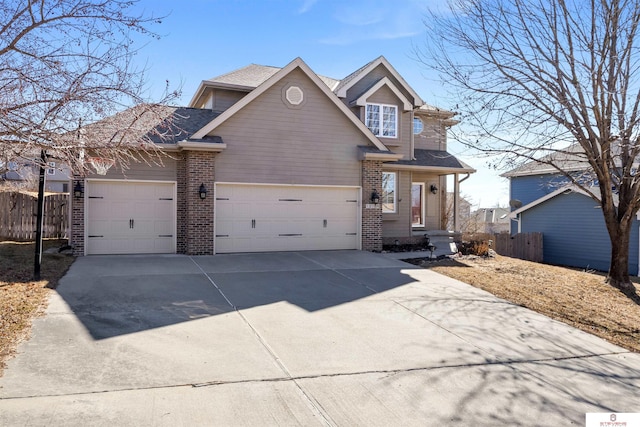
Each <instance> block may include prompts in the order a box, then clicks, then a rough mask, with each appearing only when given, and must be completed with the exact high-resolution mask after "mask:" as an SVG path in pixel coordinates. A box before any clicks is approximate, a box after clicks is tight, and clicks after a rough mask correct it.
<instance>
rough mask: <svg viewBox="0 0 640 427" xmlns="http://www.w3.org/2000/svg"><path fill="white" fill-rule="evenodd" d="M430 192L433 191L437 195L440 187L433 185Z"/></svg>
mask: <svg viewBox="0 0 640 427" xmlns="http://www.w3.org/2000/svg"><path fill="white" fill-rule="evenodd" d="M429 191H431V192H432V193H433V194H436V193H437V192H438V187H436V185H435V184H431V187H430V188H429Z"/></svg>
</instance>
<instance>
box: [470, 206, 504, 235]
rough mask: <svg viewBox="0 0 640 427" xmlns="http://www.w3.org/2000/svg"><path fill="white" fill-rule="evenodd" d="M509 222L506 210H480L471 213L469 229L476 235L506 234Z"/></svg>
mask: <svg viewBox="0 0 640 427" xmlns="http://www.w3.org/2000/svg"><path fill="white" fill-rule="evenodd" d="M510 222H511V220H510V218H509V209H508V208H480V209H477V210H475V211H473V212H472V213H471V218H470V228H474V229H475V232H476V233H489V234H498V233H505V232H506V233H508V232H509V223H510Z"/></svg>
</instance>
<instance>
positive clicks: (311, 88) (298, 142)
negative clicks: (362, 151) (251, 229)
mask: <svg viewBox="0 0 640 427" xmlns="http://www.w3.org/2000/svg"><path fill="white" fill-rule="evenodd" d="M291 84H295V85H297V86H299V87H300V88H301V89H302V90H303V92H304V103H303V105H302V106H300V107H299V108H292V107H291V106H290V105H287V104H285V102H284V101H283V95H282V90H283V88H285V87H288V86H289V85H291ZM212 135H218V136H221V137H222V139H223V141H224V142H225V143H226V144H227V148H226V149H225V150H224V151H223V152H222V153H220V154H219V155H218V156H217V157H216V170H215V176H216V181H220V182H247V183H273V184H310V185H358V186H359V185H360V173H361V163H360V161H359V158H358V148H357V147H358V145H369V144H370V142H369V141H368V139H366V137H365V136H364V135H363V134H362V132H361V131H360V130H359V129H358V128H357V127H356V125H355V124H354V123H352V122H351V121H350V120H349V119H348V118H347V116H346V115H345V114H344V113H342V112H341V111H340V110H339V109H338V108H336V106H335V105H334V104H333V103H332V102H331V100H330V99H329V98H328V97H327V95H326V94H324V93H323V92H322V91H321V90H320V89H319V88H318V87H317V86H316V85H315V84H314V83H313V82H312V81H311V80H310V79H309V78H308V77H307V76H306V75H305V74H304V73H303V72H302V71H300V70H294V71H292V72H291V73H290V74H289V75H288V76H287V77H286V78H285V79H283V80H282V81H280V82H278V83H276V84H275V85H274V86H273V87H271V88H269V89H268V90H267V91H266V92H265V93H263V94H261V95H260V96H259V97H257V98H256V99H255V100H253V101H252V102H250V103H249V104H248V105H246V106H245V107H244V108H242V109H241V110H239V111H238V112H237V113H236V114H234V115H233V116H232V117H231V118H229V119H228V120H227V121H225V122H224V123H223V124H221V125H220V126H219V127H218V128H216V129H215V130H214V131H213V132H212Z"/></svg>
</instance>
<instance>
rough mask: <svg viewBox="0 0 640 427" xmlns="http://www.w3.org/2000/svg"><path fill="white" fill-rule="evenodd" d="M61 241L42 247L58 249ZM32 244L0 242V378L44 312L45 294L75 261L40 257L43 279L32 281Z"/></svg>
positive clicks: (66, 257) (54, 256) (45, 243)
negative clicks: (8, 360) (32, 325)
mask: <svg viewBox="0 0 640 427" xmlns="http://www.w3.org/2000/svg"><path fill="white" fill-rule="evenodd" d="M63 244H64V242H62V241H59V240H45V241H44V245H43V247H44V248H45V249H47V248H50V247H60V246H62V245H63ZM34 252H35V245H34V243H33V242H24V243H23V242H7V241H5V242H0V376H1V375H2V371H3V369H4V366H5V362H6V361H7V359H8V358H9V357H11V356H12V355H13V354H14V353H15V350H16V347H17V345H18V343H19V342H20V341H22V340H23V339H25V338H27V337H28V335H29V331H30V328H31V323H32V321H33V319H34V318H35V317H36V316H38V315H40V314H41V313H43V312H44V309H45V308H46V304H47V300H48V298H47V297H48V295H49V292H50V290H51V289H54V288H55V287H56V286H57V284H58V280H60V278H61V277H62V276H63V275H64V274H65V272H66V271H67V269H68V268H69V266H70V265H71V263H72V262H73V260H74V258H73V257H71V256H69V255H61V254H57V253H56V254H43V255H42V264H41V277H42V280H39V281H34V280H32V278H33V261H34Z"/></svg>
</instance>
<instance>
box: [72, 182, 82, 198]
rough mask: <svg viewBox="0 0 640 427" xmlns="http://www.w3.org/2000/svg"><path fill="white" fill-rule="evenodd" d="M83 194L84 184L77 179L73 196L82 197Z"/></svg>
mask: <svg viewBox="0 0 640 427" xmlns="http://www.w3.org/2000/svg"><path fill="white" fill-rule="evenodd" d="M83 195H84V190H83V189H82V185H80V181H77V182H76V185H75V186H74V187H73V197H75V198H76V199H80V198H82V196H83Z"/></svg>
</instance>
